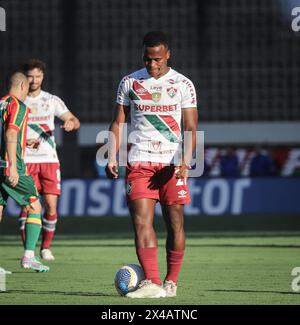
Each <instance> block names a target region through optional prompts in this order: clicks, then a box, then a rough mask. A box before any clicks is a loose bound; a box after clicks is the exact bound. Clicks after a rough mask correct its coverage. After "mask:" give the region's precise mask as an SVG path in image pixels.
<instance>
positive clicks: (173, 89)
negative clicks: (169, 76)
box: [167, 87, 177, 98]
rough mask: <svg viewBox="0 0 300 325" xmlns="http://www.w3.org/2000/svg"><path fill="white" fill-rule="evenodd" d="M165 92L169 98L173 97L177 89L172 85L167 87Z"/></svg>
mask: <svg viewBox="0 0 300 325" xmlns="http://www.w3.org/2000/svg"><path fill="white" fill-rule="evenodd" d="M167 93H168V95H169V96H170V97H171V98H173V97H174V96H175V95H176V93H177V89H176V88H174V87H170V88H167Z"/></svg>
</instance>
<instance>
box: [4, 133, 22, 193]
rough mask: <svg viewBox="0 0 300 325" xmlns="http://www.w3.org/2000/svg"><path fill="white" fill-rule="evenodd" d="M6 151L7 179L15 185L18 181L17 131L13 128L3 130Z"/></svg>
mask: <svg viewBox="0 0 300 325" xmlns="http://www.w3.org/2000/svg"><path fill="white" fill-rule="evenodd" d="M5 143H6V152H7V156H8V161H9V177H8V180H9V182H10V184H11V186H12V187H15V186H16V185H17V184H18V181H19V174H18V169H17V145H18V131H17V130H16V129H15V128H8V129H7V131H6V132H5Z"/></svg>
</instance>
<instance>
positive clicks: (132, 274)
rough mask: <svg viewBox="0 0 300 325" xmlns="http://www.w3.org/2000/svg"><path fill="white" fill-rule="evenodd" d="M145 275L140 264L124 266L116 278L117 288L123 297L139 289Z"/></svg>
mask: <svg viewBox="0 0 300 325" xmlns="http://www.w3.org/2000/svg"><path fill="white" fill-rule="evenodd" d="M144 279H145V274H144V271H143V269H142V267H141V266H140V265H138V264H128V265H124V266H122V267H121V268H120V269H119V270H118V271H117V273H116V276H115V287H116V289H117V291H118V293H119V294H120V295H121V296H125V295H126V294H127V293H128V292H132V291H134V290H136V289H137V287H138V285H139V284H140V282H141V281H142V280H144Z"/></svg>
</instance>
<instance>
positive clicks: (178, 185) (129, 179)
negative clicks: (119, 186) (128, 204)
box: [125, 162, 191, 205]
mask: <svg viewBox="0 0 300 325" xmlns="http://www.w3.org/2000/svg"><path fill="white" fill-rule="evenodd" d="M175 168H176V167H175V166H174V165H166V164H162V163H151V162H147V163H145V162H141V163H140V162H139V163H134V164H127V168H126V181H125V183H126V195H127V201H133V200H137V199H142V198H149V199H154V200H159V201H160V203H161V204H164V205H173V204H188V203H190V202H191V200H190V194H189V190H188V185H187V179H186V178H184V179H181V178H179V179H177V178H176V176H175Z"/></svg>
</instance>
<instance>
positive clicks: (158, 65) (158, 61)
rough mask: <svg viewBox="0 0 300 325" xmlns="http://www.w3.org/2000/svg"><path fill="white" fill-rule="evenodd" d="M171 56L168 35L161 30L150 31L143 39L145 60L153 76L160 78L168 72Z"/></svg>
mask: <svg viewBox="0 0 300 325" xmlns="http://www.w3.org/2000/svg"><path fill="white" fill-rule="evenodd" d="M169 58H170V50H169V42H168V38H167V36H166V35H165V34H164V33H163V32H160V31H153V32H149V33H147V34H146V35H145V36H144V39H143V60H144V63H145V66H146V69H147V71H148V73H149V74H150V76H151V77H153V78H155V79H158V78H160V77H161V76H163V75H164V74H166V73H167V72H168V59H169Z"/></svg>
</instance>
